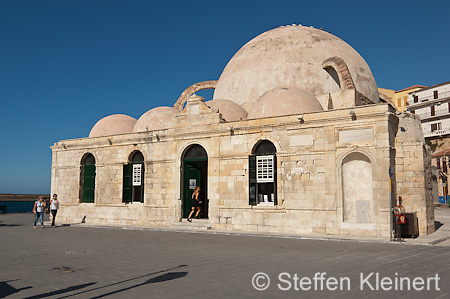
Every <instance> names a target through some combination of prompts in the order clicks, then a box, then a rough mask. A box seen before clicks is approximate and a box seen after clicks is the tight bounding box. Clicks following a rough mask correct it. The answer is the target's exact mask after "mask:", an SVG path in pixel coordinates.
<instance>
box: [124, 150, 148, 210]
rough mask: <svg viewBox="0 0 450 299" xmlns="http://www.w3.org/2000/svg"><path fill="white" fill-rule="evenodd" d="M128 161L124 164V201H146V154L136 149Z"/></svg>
mask: <svg viewBox="0 0 450 299" xmlns="http://www.w3.org/2000/svg"><path fill="white" fill-rule="evenodd" d="M128 161H129V162H128V164H125V165H123V197H122V202H125V203H129V202H144V155H142V153H141V152H140V151H135V152H133V153H131V155H130V157H129V158H128Z"/></svg>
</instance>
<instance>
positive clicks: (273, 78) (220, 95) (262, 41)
mask: <svg viewBox="0 0 450 299" xmlns="http://www.w3.org/2000/svg"><path fill="white" fill-rule="evenodd" d="M330 59H331V60H333V59H335V60H337V61H338V63H337V67H339V66H342V65H346V67H347V68H348V73H349V74H350V76H351V77H350V80H351V79H353V83H354V87H355V88H356V90H357V91H358V92H360V93H361V94H362V95H364V96H366V97H367V98H368V99H370V100H371V101H373V102H374V103H378V102H379V99H378V91H377V85H376V83H375V79H374V78H373V75H372V72H371V71H370V68H369V66H368V65H367V63H366V62H365V61H364V59H363V58H362V57H361V56H360V55H359V54H358V52H356V51H355V50H354V49H353V48H352V47H351V46H349V45H348V44H347V43H346V42H344V41H343V40H341V39H340V38H338V37H336V36H334V35H332V34H330V33H328V32H325V31H323V30H320V29H315V28H311V27H303V26H295V25H294V26H285V27H280V28H276V29H273V30H270V31H267V32H265V33H262V34H261V35H259V36H257V37H255V38H254V39H252V40H251V41H249V42H248V43H247V44H245V45H244V46H243V47H242V48H241V49H240V50H239V51H238V52H237V53H236V54H235V55H234V56H233V58H232V59H231V60H230V61H229V62H228V64H227V66H226V67H225V69H224V71H223V72H222V74H221V76H220V78H219V80H218V82H217V85H216V89H215V91H214V97H213V99H227V100H231V101H233V102H236V103H237V104H239V105H241V106H242V107H243V108H244V109H246V110H248V109H249V107H250V106H251V105H252V104H253V103H254V102H256V101H257V100H258V98H259V97H260V96H261V95H262V94H264V93H265V92H267V91H269V90H271V89H273V88H276V87H281V86H295V87H298V88H301V89H303V90H306V91H307V92H309V93H310V94H312V95H314V96H316V97H317V96H318V95H321V94H328V93H333V92H335V91H339V90H341V88H340V85H343V84H346V83H347V82H338V81H337V80H336V74H335V73H334V74H333V72H331V71H330V72H328V71H327V69H326V65H324V63H325V62H326V61H329V60H330ZM341 61H343V62H344V64H342V63H340V64H339V62H341ZM335 71H337V72H340V71H341V70H339V69H338V70H335ZM341 77H342V76H341ZM343 79H348V77H345V78H343ZM343 81H346V80H343ZM335 106H337V107H339V104H338V105H335Z"/></svg>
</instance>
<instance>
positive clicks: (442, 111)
mask: <svg viewBox="0 0 450 299" xmlns="http://www.w3.org/2000/svg"><path fill="white" fill-rule="evenodd" d="M445 106H447V105H445ZM435 107H439V106H435ZM422 109H423V110H425V109H426V110H428V111H426V112H425V111H424V112H421V113H419V111H420V110H422ZM430 109H431V108H430V107H425V108H421V109H417V110H416V115H417V116H419V117H420V119H421V120H424V119H427V118H432V117H440V116H448V117H450V112H449V107H445V108H443V109H436V110H435V111H434V115H431V110H430Z"/></svg>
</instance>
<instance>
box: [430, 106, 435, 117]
mask: <svg viewBox="0 0 450 299" xmlns="http://www.w3.org/2000/svg"><path fill="white" fill-rule="evenodd" d="M435 115H436V108H435V107H434V106H431V116H435Z"/></svg>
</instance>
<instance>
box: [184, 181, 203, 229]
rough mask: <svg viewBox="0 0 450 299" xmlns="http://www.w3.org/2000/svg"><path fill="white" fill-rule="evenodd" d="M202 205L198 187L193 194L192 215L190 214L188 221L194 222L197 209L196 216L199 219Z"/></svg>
mask: <svg viewBox="0 0 450 299" xmlns="http://www.w3.org/2000/svg"><path fill="white" fill-rule="evenodd" d="M201 204H202V200H201V197H200V187H199V186H197V187H195V189H194V192H193V193H192V211H191V213H189V216H188V219H187V221H189V222H191V221H192V220H191V219H192V218H191V217H192V215H193V214H194V212H195V209H197V213H196V214H195V219H198V217H199V214H200V211H201V209H202V208H201Z"/></svg>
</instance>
